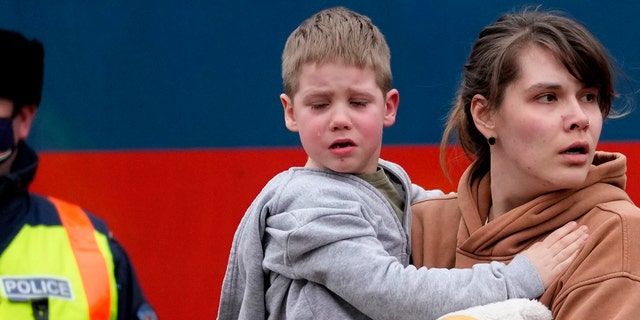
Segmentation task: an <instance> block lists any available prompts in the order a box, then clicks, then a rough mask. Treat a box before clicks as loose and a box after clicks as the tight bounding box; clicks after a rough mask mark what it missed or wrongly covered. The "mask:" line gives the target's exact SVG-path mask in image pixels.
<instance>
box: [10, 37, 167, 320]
mask: <svg viewBox="0 0 640 320" xmlns="http://www.w3.org/2000/svg"><path fill="white" fill-rule="evenodd" d="M43 71H44V48H43V46H42V44H41V43H40V42H39V41H37V40H28V39H26V38H25V37H24V36H23V35H22V34H20V33H17V32H13V31H7V30H1V29H0V289H1V290H0V319H12V320H14V319H17V320H22V319H37V320H40V319H52V320H56V319H63V320H73V319H105V320H106V319H145V320H153V319H157V317H156V315H155V312H154V310H153V309H152V308H151V306H150V305H149V304H148V303H147V301H146V298H145V296H144V293H143V292H142V289H141V287H140V284H139V283H138V280H137V278H136V276H135V272H134V270H133V267H132V265H131V262H130V261H129V258H128V257H127V255H126V252H125V250H124V249H123V248H122V247H121V246H120V245H119V244H118V243H117V242H116V240H115V239H113V238H112V237H111V235H110V232H109V231H108V229H107V226H106V225H105V223H104V222H103V221H101V220H100V219H98V218H97V217H95V216H93V215H91V214H90V213H88V212H86V211H84V210H83V209H81V208H80V207H78V206H76V205H74V204H71V203H68V202H65V201H63V200H59V199H55V198H53V197H45V196H40V195H36V194H33V193H30V192H28V189H27V188H28V186H29V184H30V183H31V181H32V179H33V177H34V175H35V172H36V167H37V166H38V157H37V155H36V153H35V152H34V150H33V149H31V148H30V147H29V146H28V145H27V144H26V143H25V139H26V138H27V136H28V134H29V130H30V128H31V123H32V121H33V118H34V116H35V113H36V110H37V108H38V105H39V104H40V97H41V92H42V81H43Z"/></svg>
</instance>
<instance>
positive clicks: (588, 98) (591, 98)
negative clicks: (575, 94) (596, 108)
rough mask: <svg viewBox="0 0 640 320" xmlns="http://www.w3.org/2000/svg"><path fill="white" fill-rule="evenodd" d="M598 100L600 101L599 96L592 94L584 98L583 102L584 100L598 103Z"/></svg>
mask: <svg viewBox="0 0 640 320" xmlns="http://www.w3.org/2000/svg"><path fill="white" fill-rule="evenodd" d="M597 99H598V95H597V94H595V93H592V92H590V93H587V94H585V95H584V96H582V100H584V102H596V101H597Z"/></svg>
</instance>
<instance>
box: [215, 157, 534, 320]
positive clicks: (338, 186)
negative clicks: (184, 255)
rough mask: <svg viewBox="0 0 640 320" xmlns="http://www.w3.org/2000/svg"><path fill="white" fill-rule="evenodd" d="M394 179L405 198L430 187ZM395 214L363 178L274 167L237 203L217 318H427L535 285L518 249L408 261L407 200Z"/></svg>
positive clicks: (528, 292)
mask: <svg viewBox="0 0 640 320" xmlns="http://www.w3.org/2000/svg"><path fill="white" fill-rule="evenodd" d="M379 165H380V167H382V168H383V169H384V170H385V172H387V174H388V175H389V178H390V179H391V180H392V181H397V182H401V184H402V186H403V189H404V193H405V194H406V199H405V200H406V201H405V203H408V204H413V203H416V202H419V201H421V200H424V199H426V198H429V197H434V196H439V195H442V192H440V191H425V190H424V189H422V188H420V187H418V186H417V185H413V184H411V182H410V180H409V177H408V176H407V174H406V172H405V171H404V170H403V169H402V168H401V167H400V166H398V165H396V164H394V163H391V162H388V161H384V160H380V162H379ZM404 211H405V214H404V219H403V220H404V221H400V220H399V219H398V216H397V215H396V214H395V212H394V211H393V208H392V207H391V205H390V204H389V201H388V200H387V199H386V198H385V197H384V196H383V195H382V194H381V193H380V192H379V191H378V190H376V189H375V188H374V187H372V186H371V185H370V184H369V183H367V182H365V181H364V180H362V179H360V178H358V177H356V176H354V175H350V174H341V173H336V172H332V171H329V170H317V169H307V168H291V169H289V170H287V171H285V172H282V173H280V174H278V175H277V176H276V177H274V178H273V179H272V180H271V181H270V182H269V183H268V184H267V185H266V186H265V187H264V189H263V190H262V192H261V193H260V194H259V195H258V197H257V198H256V199H255V200H254V202H253V203H252V204H251V206H250V207H249V209H248V210H247V212H246V213H245V215H244V217H243V218H242V221H241V222H240V225H239V227H238V229H237V231H236V234H235V236H234V239H233V244H232V248H231V253H230V255H229V262H228V265H227V272H226V274H225V278H224V282H223V285H222V293H221V297H220V305H219V309H218V319H220V320H226V319H252V320H253V319H267V318H268V319H285V318H286V319H435V318H437V317H438V316H440V315H443V314H445V313H447V312H451V311H455V310H461V309H465V308H468V307H471V306H475V305H481V304H487V303H490V302H495V301H500V300H505V299H508V298H530V299H533V298H536V297H538V296H540V295H541V294H542V293H543V291H544V287H543V285H542V281H541V280H540V277H539V275H538V273H537V271H536V269H535V268H534V267H533V265H532V264H531V263H530V262H529V260H527V258H525V257H524V256H521V255H518V256H516V258H515V259H514V260H513V261H512V262H511V263H510V264H509V265H504V264H502V263H498V262H492V263H491V264H477V265H475V266H474V267H473V268H472V269H451V270H447V269H427V268H424V267H422V268H420V269H416V268H415V267H414V266H412V265H409V257H410V230H411V212H410V205H406V206H405V208H404Z"/></svg>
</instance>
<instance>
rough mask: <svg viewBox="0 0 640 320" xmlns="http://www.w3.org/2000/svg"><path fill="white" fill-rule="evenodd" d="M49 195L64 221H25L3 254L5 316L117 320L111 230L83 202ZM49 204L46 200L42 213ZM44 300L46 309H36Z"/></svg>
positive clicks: (0, 305)
mask: <svg viewBox="0 0 640 320" xmlns="http://www.w3.org/2000/svg"><path fill="white" fill-rule="evenodd" d="M48 199H49V201H50V202H51V203H52V204H53V206H54V207H55V209H56V211H57V215H58V217H59V218H60V222H61V223H60V224H59V225H57V224H54V225H50V224H49V225H47V224H38V223H36V224H25V225H24V226H23V227H22V229H21V230H20V231H19V232H18V234H17V235H16V236H15V238H14V239H13V240H12V242H11V243H10V244H9V246H8V247H7V248H6V250H5V251H4V252H2V254H1V255H0V288H1V289H2V290H0V291H1V292H0V319H20V320H21V319H51V320H57V319H61V320H62V319H64V320H73V319H83V320H86V319H89V320H115V319H116V318H117V291H116V281H115V276H114V264H113V257H112V254H111V250H110V248H109V242H108V236H107V235H106V234H103V233H101V232H98V231H97V230H95V228H94V227H93V225H92V223H91V221H90V220H89V217H88V216H87V214H86V213H85V212H84V211H83V210H82V209H81V208H80V207H78V206H76V205H73V204H70V203H68V202H65V201H62V200H59V199H55V198H52V197H49V198H48ZM43 209H44V210H43ZM48 209H50V208H49V207H48V206H41V208H40V209H39V210H41V211H42V212H40V213H39V214H44V215H46V212H48ZM43 301H44V304H43ZM43 305H44V308H45V309H46V310H43V311H36V310H35V309H37V308H40V307H42V306H43ZM38 312H45V313H47V314H46V315H47V317H43V316H41V317H37V316H36V315H37V313H38ZM34 313H36V314H34ZM41 315H42V314H41Z"/></svg>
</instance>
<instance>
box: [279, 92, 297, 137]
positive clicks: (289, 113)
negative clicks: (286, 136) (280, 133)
mask: <svg viewBox="0 0 640 320" xmlns="http://www.w3.org/2000/svg"><path fill="white" fill-rule="evenodd" d="M280 102H281V103H282V108H283V109H284V125H285V126H286V127H287V129H289V131H291V132H298V123H297V122H296V116H295V114H294V113H293V101H291V98H289V96H288V95H286V94H284V93H282V94H280Z"/></svg>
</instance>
